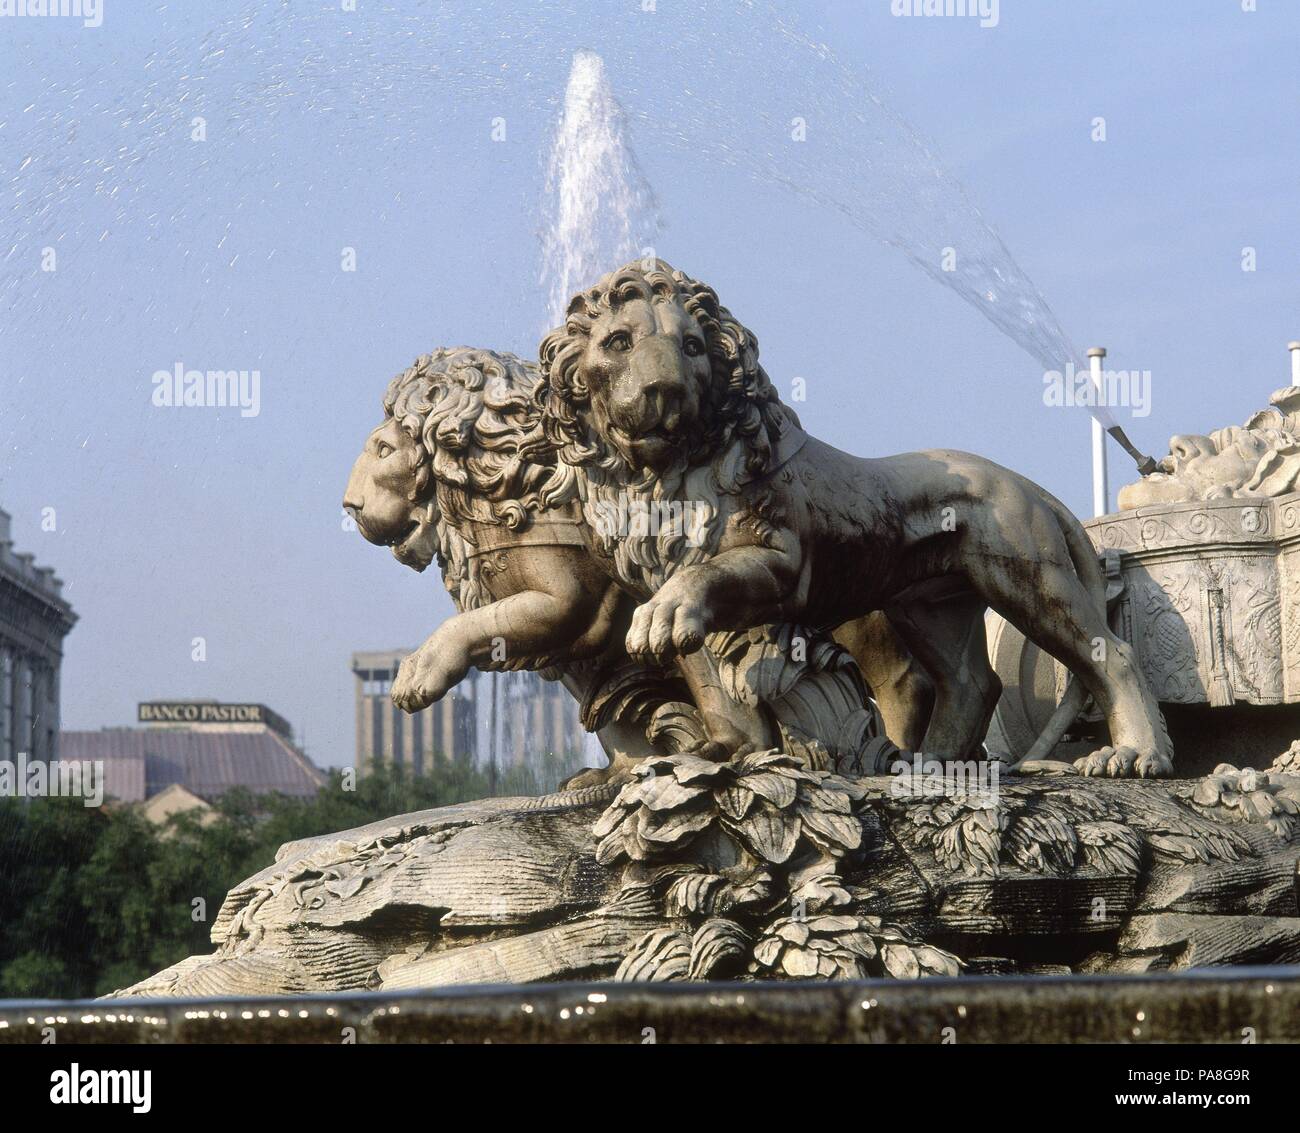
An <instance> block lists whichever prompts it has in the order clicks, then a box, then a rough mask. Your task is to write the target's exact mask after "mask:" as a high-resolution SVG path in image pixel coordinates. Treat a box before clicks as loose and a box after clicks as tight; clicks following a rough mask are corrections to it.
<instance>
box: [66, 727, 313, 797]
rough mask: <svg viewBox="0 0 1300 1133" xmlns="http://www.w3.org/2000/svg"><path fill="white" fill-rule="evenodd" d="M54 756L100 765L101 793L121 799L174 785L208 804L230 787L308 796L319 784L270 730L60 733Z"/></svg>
mask: <svg viewBox="0 0 1300 1133" xmlns="http://www.w3.org/2000/svg"><path fill="white" fill-rule="evenodd" d="M59 758H60V759H70V760H71V759H90V760H103V761H104V778H105V788H104V793H105V794H106V795H111V796H112V797H113V798H116V799H119V800H120V801H122V802H141V801H143V800H144V799H146V798H152V797H153V796H154V795H156V794H157V793H158V792H159V791H161V790H163V789H164V788H166V787H170V786H171V785H172V784H173V783H180V784H181V785H182V786H184V787H185V788H186V789H187V790H189V791H192V792H193V793H194V794H196V795H198V796H199V797H200V798H203V799H207V800H208V801H209V802H210V801H212V800H213V799H215V798H217V797H218V796H220V795H222V794H224V793H225V792H226V791H228V790H230V789H231V788H232V787H247V788H248V789H249V790H250V791H253V792H254V793H255V794H266V793H269V792H272V791H279V792H280V793H281V794H286V795H313V794H315V793H316V791H317V790H318V789H319V788H320V785H321V783H322V782H323V781H324V777H323V775H322V774H321V772H320V770H319V769H318V768H317V767H316V766H315V764H313V763H312V762H311V760H309V759H308V758H307V757H306V756H305V755H303V754H302V753H301V752H299V751H297V750H296V749H295V748H293V747H292V746H291V745H290V744H288V743H287V742H285V740H284V739H282V738H281V737H280V736H278V735H277V734H276V733H275V732H273V731H271V730H270V729H269V728H265V729H260V730H256V731H251V730H250V731H216V730H212V731H206V730H197V729H196V730H194V731H188V730H185V729H181V728H129V729H128V728H122V729H112V730H106V731H102V732H62V733H60V735H59Z"/></svg>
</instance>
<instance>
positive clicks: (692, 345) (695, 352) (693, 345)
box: [682, 338, 704, 358]
mask: <svg viewBox="0 0 1300 1133" xmlns="http://www.w3.org/2000/svg"><path fill="white" fill-rule="evenodd" d="M682 349H683V350H684V351H685V352H686V353H687V354H689V355H690V356H691V357H692V358H697V357H699V356H700V355H701V354H703V353H704V343H702V342H701V341H700V340H699V339H698V338H688V339H687V340H686V341H685V342H683V343H682Z"/></svg>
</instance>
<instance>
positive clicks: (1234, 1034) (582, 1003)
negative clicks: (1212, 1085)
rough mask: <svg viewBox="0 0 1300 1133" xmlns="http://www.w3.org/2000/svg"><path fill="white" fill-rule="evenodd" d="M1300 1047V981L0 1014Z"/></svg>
mask: <svg viewBox="0 0 1300 1133" xmlns="http://www.w3.org/2000/svg"><path fill="white" fill-rule="evenodd" d="M51 1026H53V1027H54V1028H55V1029H56V1034H57V1039H58V1042H59V1043H60V1044H61V1045H62V1044H65V1043H177V1044H200V1043H232V1042H238V1043H339V1042H342V1041H343V1039H344V1031H345V1028H349V1027H351V1028H354V1029H355V1041H356V1042H358V1043H642V1042H646V1041H649V1039H650V1035H649V1033H648V1032H647V1028H651V1029H653V1039H654V1041H656V1042H660V1043H696V1042H710V1043H713V1042H731V1043H753V1042H786V1043H940V1042H942V1041H943V1039H944V1035H945V1029H946V1028H953V1034H952V1037H953V1038H955V1040H956V1042H958V1043H1234V1044H1239V1043H1241V1042H1243V1041H1244V1039H1245V1037H1246V1035H1247V1033H1248V1032H1247V1031H1246V1028H1250V1029H1251V1030H1252V1031H1253V1035H1254V1038H1255V1040H1256V1041H1257V1042H1260V1043H1294V1042H1300V969H1297V968H1293V967H1274V968H1244V969H1243V968H1239V969H1234V970H1231V971H1228V970H1213V971H1210V970H1202V971H1197V972H1189V973H1179V974H1161V975H1144V976H1113V975H1107V976H1065V977H1056V976H1038V977H1024V976H998V977H966V978H962V979H956V980H950V979H927V980H870V981H837V982H804V983H798V982H796V983H748V984H747V983H677V984H645V983H642V984H628V983H566V984H537V985H528V986H520V985H510V986H504V985H498V986H478V987H461V988H446V989H438V990H431V991H420V992H410V993H399V994H394V993H392V992H358V993H353V994H336V995H320V996H296V997H267V998H247V999H235V998H228V999H226V998H222V999H122V1000H115V1001H111V1002H110V1001H105V1000H82V1001H51V1000H45V1001H32V1002H26V1003H25V1002H20V1001H14V1000H8V1001H0V1044H22V1043H33V1044H34V1043H40V1042H41V1041H42V1033H41V1032H42V1029H44V1028H47V1027H51Z"/></svg>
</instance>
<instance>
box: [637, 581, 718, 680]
mask: <svg viewBox="0 0 1300 1133" xmlns="http://www.w3.org/2000/svg"><path fill="white" fill-rule="evenodd" d="M706 632H707V630H706V627H705V610H704V607H703V604H702V603H701V602H699V601H698V600H697V599H696V598H695V597H694V596H693V595H692V594H690V593H689V592H688V591H686V589H685V588H684V587H675V586H674V585H673V583H672V582H669V583H668V584H667V585H665V586H664V587H663V589H662V590H660V591H659V593H658V594H656V595H655V596H654V597H652V598H651V599H650V600H649V601H647V602H644V603H642V604H641V605H640V606H638V607H637V608H636V613H634V614H633V615H632V626H631V628H630V629H629V630H628V631H627V651H628V653H629V654H630V655H631V656H632V657H634V658H636V659H638V660H642V661H658V662H663V661H669V660H671V659H672V658H673V657H675V656H679V655H682V654H686V653H694V652H695V651H696V650H697V649H699V648H700V646H702V645H703V644H704V636H705V634H706Z"/></svg>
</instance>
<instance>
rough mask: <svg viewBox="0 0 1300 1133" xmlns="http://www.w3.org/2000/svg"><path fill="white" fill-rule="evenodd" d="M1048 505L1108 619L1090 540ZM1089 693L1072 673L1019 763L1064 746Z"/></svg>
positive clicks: (1055, 505)
mask: <svg viewBox="0 0 1300 1133" xmlns="http://www.w3.org/2000/svg"><path fill="white" fill-rule="evenodd" d="M1048 504H1049V506H1050V507H1051V509H1052V511H1053V512H1054V513H1055V514H1056V522H1057V524H1058V525H1059V526H1060V529H1061V536H1062V538H1064V540H1065V546H1066V549H1067V551H1068V552H1069V554H1070V562H1071V563H1072V564H1073V566H1074V572H1075V574H1077V575H1078V576H1079V581H1080V582H1082V583H1083V585H1084V588H1085V589H1086V590H1087V591H1088V593H1089V595H1090V596H1091V597H1092V599H1093V601H1094V602H1096V603H1097V608H1098V609H1099V610H1101V612H1102V617H1103V618H1104V617H1105V616H1106V576H1105V575H1104V574H1102V570H1101V564H1100V563H1099V562H1098V561H1097V552H1096V550H1095V549H1094V548H1093V545H1092V543H1091V542H1089V540H1088V536H1087V535H1086V534H1085V533H1084V530H1083V528H1082V527H1081V526H1080V525H1079V521H1078V520H1077V519H1075V517H1074V516H1073V514H1071V513H1070V512H1069V511H1068V510H1067V509H1066V507H1065V505H1064V504H1062V503H1060V502H1059V501H1058V500H1056V499H1053V498H1051V497H1048ZM1087 697H1088V694H1087V690H1086V689H1085V688H1084V687H1083V684H1082V683H1081V682H1080V681H1079V679H1078V677H1076V676H1075V675H1074V674H1073V673H1070V674H1069V676H1068V678H1067V679H1066V682H1065V692H1064V693H1063V694H1062V696H1061V703H1060V704H1058V705H1057V706H1056V711H1054V712H1053V713H1052V716H1051V719H1050V720H1048V721H1047V723H1046V725H1044V727H1043V730H1042V732H1041V733H1039V736H1038V739H1036V740H1035V741H1034V743H1033V746H1031V747H1030V749H1029V750H1028V751H1027V752H1026V753H1025V755H1024V757H1023V759H1022V760H1021V761H1020V762H1022V763H1023V762H1024V761H1025V760H1030V759H1046V758H1047V757H1048V756H1049V755H1051V753H1052V750H1053V749H1054V748H1055V747H1056V745H1057V744H1059V743H1060V742H1061V739H1062V737H1063V736H1064V735H1065V733H1066V731H1067V730H1068V729H1069V727H1070V725H1071V724H1073V723H1074V721H1075V719H1076V718H1077V717H1078V715H1079V713H1080V712H1082V711H1083V705H1084V701H1085V700H1087Z"/></svg>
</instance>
